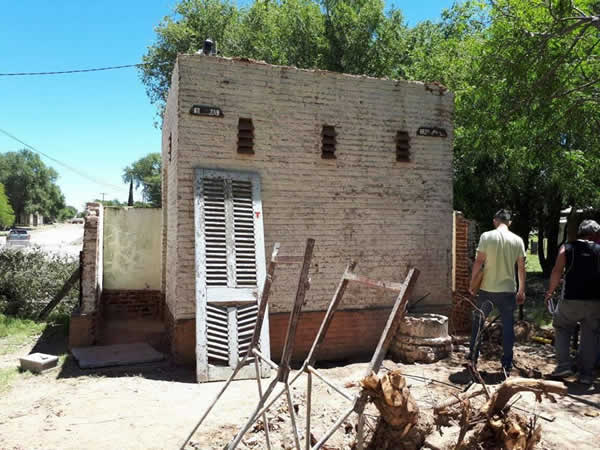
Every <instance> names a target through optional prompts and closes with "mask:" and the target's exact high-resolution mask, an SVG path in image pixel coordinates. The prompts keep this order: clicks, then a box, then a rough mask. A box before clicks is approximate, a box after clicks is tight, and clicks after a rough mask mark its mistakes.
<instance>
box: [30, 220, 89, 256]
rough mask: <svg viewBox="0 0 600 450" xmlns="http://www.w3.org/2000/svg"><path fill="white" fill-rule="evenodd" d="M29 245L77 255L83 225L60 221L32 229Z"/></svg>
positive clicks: (68, 254) (80, 246)
mask: <svg viewBox="0 0 600 450" xmlns="http://www.w3.org/2000/svg"><path fill="white" fill-rule="evenodd" d="M31 245H37V246H39V247H41V248H42V249H44V250H46V251H48V252H49V253H54V254H59V255H64V256H72V257H78V256H79V252H80V251H81V248H82V246H83V225H82V224H70V223H61V224H56V225H51V226H46V227H43V228H40V229H37V230H33V231H31Z"/></svg>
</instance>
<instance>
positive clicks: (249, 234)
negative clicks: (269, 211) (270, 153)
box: [231, 180, 257, 287]
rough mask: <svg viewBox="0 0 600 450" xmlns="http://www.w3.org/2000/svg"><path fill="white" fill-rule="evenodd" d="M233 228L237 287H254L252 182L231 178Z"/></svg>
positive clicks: (254, 248)
mask: <svg viewBox="0 0 600 450" xmlns="http://www.w3.org/2000/svg"><path fill="white" fill-rule="evenodd" d="M231 193H232V198H233V230H234V235H235V246H234V247H235V278H236V286H237V287H254V286H256V285H257V281H256V243H255V240H254V211H253V207H252V183H251V182H250V181H245V180H232V181H231Z"/></svg>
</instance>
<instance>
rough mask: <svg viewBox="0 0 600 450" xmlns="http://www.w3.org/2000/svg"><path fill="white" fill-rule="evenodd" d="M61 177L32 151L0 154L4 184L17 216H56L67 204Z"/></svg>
mask: <svg viewBox="0 0 600 450" xmlns="http://www.w3.org/2000/svg"><path fill="white" fill-rule="evenodd" d="M57 179H58V174H57V172H56V171H55V170H54V169H53V168H51V167H48V166H46V164H44V162H43V161H42V160H41V159H40V157H39V156H38V155H37V154H35V153H33V152H32V151H30V150H21V151H18V152H8V153H4V154H2V155H0V183H2V184H4V187H5V190H6V195H7V196H8V199H9V201H10V203H11V205H12V207H13V210H14V213H15V216H16V217H17V218H19V217H21V216H22V215H24V214H32V213H39V214H42V215H43V216H46V217H49V218H51V219H52V218H56V216H57V215H58V213H59V211H60V210H61V209H62V208H64V206H65V199H64V195H63V194H62V192H61V191H60V188H59V187H58V185H57V184H56V180H57Z"/></svg>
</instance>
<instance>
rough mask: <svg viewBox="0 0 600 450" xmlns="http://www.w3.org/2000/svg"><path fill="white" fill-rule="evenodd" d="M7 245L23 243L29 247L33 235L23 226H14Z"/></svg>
mask: <svg viewBox="0 0 600 450" xmlns="http://www.w3.org/2000/svg"><path fill="white" fill-rule="evenodd" d="M6 245H21V246H24V247H28V246H30V245H31V235H30V234H29V231H27V230H23V229H22V228H13V229H12V230H10V232H9V233H8V236H7V237H6Z"/></svg>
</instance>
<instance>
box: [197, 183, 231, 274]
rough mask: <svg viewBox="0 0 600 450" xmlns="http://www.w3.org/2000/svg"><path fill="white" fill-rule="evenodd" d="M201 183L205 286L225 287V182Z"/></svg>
mask: <svg viewBox="0 0 600 450" xmlns="http://www.w3.org/2000/svg"><path fill="white" fill-rule="evenodd" d="M202 183H203V186H202V191H203V194H204V233H205V242H206V285H207V286H227V237H226V235H227V233H226V224H225V180H224V179H223V178H204V179H203V180H202Z"/></svg>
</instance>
